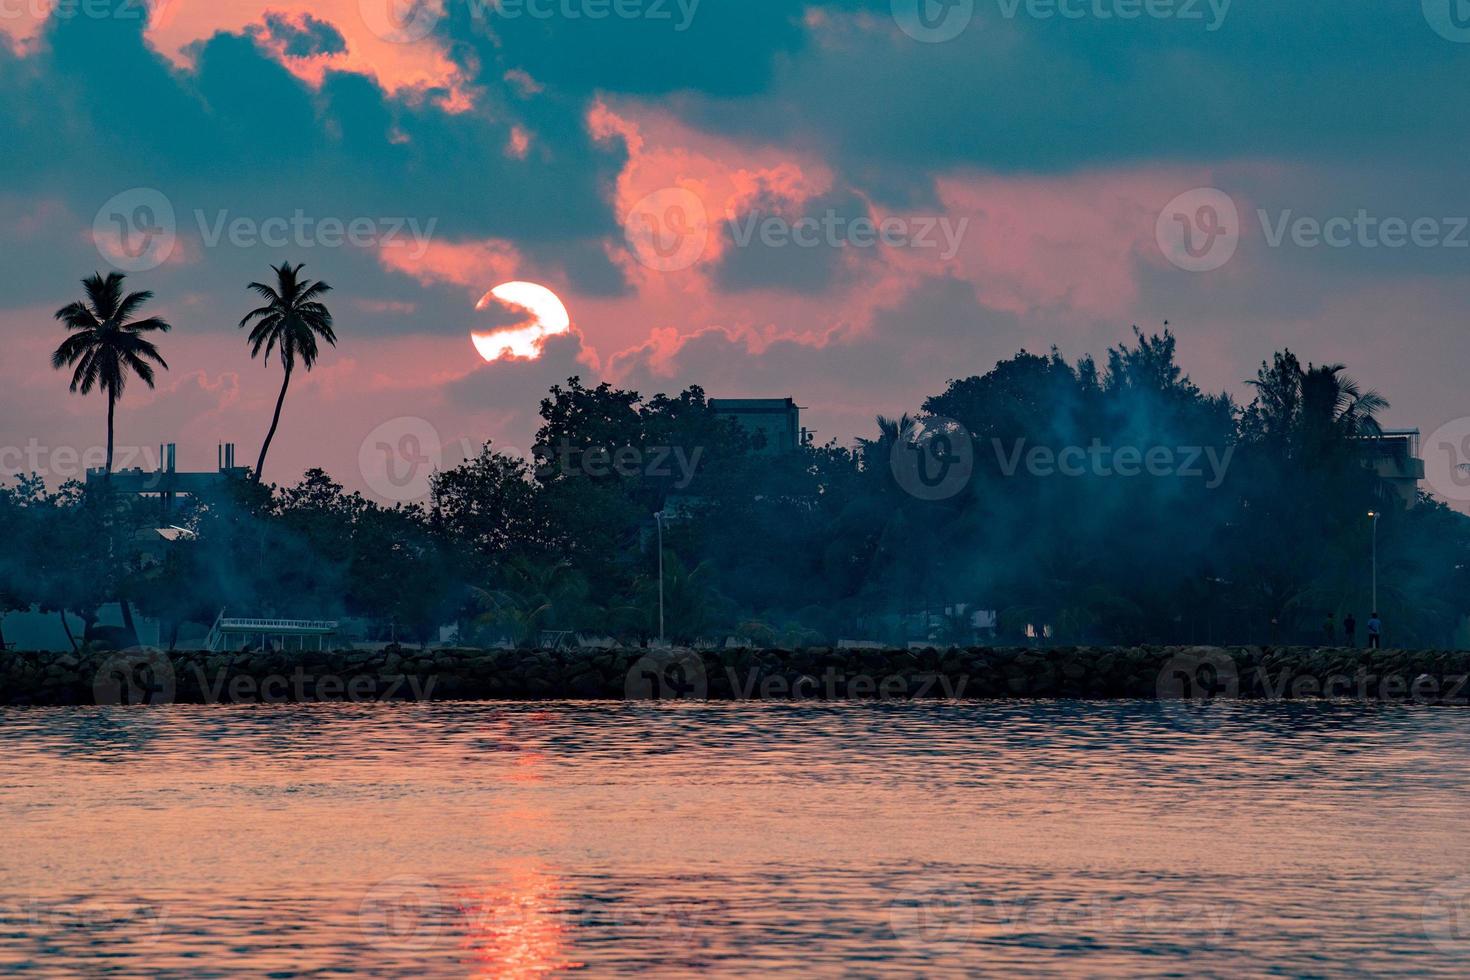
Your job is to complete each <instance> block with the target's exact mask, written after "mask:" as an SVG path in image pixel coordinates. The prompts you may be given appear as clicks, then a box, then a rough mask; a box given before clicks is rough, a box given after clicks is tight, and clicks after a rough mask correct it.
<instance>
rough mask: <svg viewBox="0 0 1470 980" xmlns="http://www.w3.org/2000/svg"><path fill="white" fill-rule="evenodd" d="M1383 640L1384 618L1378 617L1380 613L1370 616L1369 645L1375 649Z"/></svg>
mask: <svg viewBox="0 0 1470 980" xmlns="http://www.w3.org/2000/svg"><path fill="white" fill-rule="evenodd" d="M1382 642H1383V620H1381V619H1379V618H1378V613H1377V612H1375V613H1373V615H1372V616H1369V617H1368V646H1369V647H1371V648H1372V649H1374V650H1377V649H1378V645H1379V644H1380V643H1382Z"/></svg>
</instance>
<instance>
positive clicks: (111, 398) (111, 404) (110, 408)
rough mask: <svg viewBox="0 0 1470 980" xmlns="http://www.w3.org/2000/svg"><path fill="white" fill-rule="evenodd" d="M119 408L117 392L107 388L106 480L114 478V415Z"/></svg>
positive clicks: (104, 477)
mask: <svg viewBox="0 0 1470 980" xmlns="http://www.w3.org/2000/svg"><path fill="white" fill-rule="evenodd" d="M116 408H117V392H115V391H113V390H112V389H111V388H108V389H107V470H106V472H105V473H104V474H103V477H102V479H103V480H104V481H106V482H111V480H112V416H113V412H114V410H115V409H116Z"/></svg>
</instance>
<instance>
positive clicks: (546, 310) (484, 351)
mask: <svg viewBox="0 0 1470 980" xmlns="http://www.w3.org/2000/svg"><path fill="white" fill-rule="evenodd" d="M494 300H499V301H500V302H502V303H507V304H509V305H511V306H518V307H520V308H521V309H523V310H525V311H526V312H527V313H528V314H530V319H531V322H530V323H529V324H528V325H526V326H524V327H505V328H502V329H500V330H491V331H489V332H488V333H481V332H479V331H471V333H470V341H471V342H472V343H473V344H474V345H475V350H477V351H479V352H480V356H481V357H483V358H484V359H485V360H487V361H499V360H512V359H516V358H520V359H522V360H532V361H534V360H535V359H536V358H538V357H540V356H541V349H542V346H543V345H544V344H545V343H546V338H547V337H554V336H556V335H557V334H563V333H566V332H567V331H568V330H570V329H571V328H572V316H571V314H570V313H568V312H567V308H566V304H564V303H563V302H562V301H561V298H560V297H558V296H557V295H556V293H553V292H552V291H551V290H549V289H547V288H546V287H545V286H542V285H540V284H539V283H534V282H520V281H517V282H503V283H501V284H500V285H499V286H496V287H495V288H494V289H492V290H490V291H489V292H488V293H486V294H485V295H484V296H481V297H480V301H479V302H478V303H476V304H475V309H477V310H483V309H485V308H486V307H487V306H489V305H490V304H491V302H492V301H494Z"/></svg>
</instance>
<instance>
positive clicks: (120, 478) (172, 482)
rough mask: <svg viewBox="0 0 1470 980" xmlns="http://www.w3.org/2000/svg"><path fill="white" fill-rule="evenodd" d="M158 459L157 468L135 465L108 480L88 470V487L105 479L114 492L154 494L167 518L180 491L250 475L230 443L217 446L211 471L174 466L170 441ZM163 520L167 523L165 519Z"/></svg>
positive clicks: (192, 493)
mask: <svg viewBox="0 0 1470 980" xmlns="http://www.w3.org/2000/svg"><path fill="white" fill-rule="evenodd" d="M158 459H159V465H158V469H157V470H151V471H150V470H144V469H141V468H136V467H135V468H133V469H130V470H118V471H116V472H115V473H113V474H112V477H111V479H110V480H109V479H108V476H107V472H106V470H101V469H96V470H88V471H87V486H89V487H91V486H101V485H102V483H103V482H108V483H109V484H110V486H111V489H112V492H114V493H131V494H156V495H157V496H158V498H159V503H160V506H161V509H162V512H163V516H164V517H167V516H168V513H169V511H171V510H172V509H173V503H174V498H175V497H177V496H178V495H179V494H187V495H189V496H197V495H198V494H201V493H206V492H208V491H210V490H213V489H215V488H216V487H218V486H220V485H221V484H222V483H224V482H225V481H227V480H243V479H245V478H246V477H247V476H249V474H250V471H249V470H248V469H247V468H246V467H244V466H236V465H235V444H234V443H233V442H226V443H221V444H220V445H219V447H218V465H217V467H216V468H215V470H214V471H213V472H210V471H203V472H198V473H188V472H180V470H179V469H178V466H177V463H178V451H177V446H176V445H175V444H174V443H172V442H170V443H168V444H167V445H164V446H160V447H159V450H158ZM163 523H165V524H166V523H167V521H164V522H163Z"/></svg>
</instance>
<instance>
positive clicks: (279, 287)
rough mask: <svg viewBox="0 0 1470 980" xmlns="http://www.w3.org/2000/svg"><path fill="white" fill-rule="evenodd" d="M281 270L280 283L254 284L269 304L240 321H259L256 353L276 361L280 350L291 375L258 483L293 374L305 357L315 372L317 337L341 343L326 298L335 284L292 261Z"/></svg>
mask: <svg viewBox="0 0 1470 980" xmlns="http://www.w3.org/2000/svg"><path fill="white" fill-rule="evenodd" d="M271 268H272V269H273V270H274V271H275V273H276V284H275V286H268V285H266V284H265V283H260V282H252V283H251V284H250V286H249V288H250V289H252V290H254V291H255V292H257V293H259V294H260V295H261V296H262V297H263V298H264V299H265V301H266V304H265V305H264V306H262V307H260V308H258V309H254V310H251V311H250V312H249V313H247V314H245V316H244V317H242V318H241V319H240V327H241V328H242V329H243V328H244V327H246V326H247V325H249V324H250V323H251V321H255V323H254V326H253V327H251V330H250V356H251V357H256V356H258V355H259V354H260V352H261V350H262V349H264V351H265V358H264V359H265V360H266V361H267V362H268V361H269V360H270V356H271V351H272V350H279V355H278V356H279V357H280V359H281V366H282V367H283V368H284V369H285V377H284V378H283V379H282V380H281V393H280V395H279V396H278V397H277V398H276V411H275V414H274V415H272V416H271V427H270V431H269V432H267V433H266V434H265V441H264V442H262V443H261V444H260V458H259V459H258V460H257V461H256V463H255V482H256V483H259V482H260V478H261V472H262V471H263V470H264V469H265V455H266V453H267V452H268V451H269V450H270V448H271V440H272V439H274V438H275V437H276V428H277V426H279V425H280V424H281V406H282V405H284V404H285V403H286V389H287V388H289V387H290V386H291V372H292V371H293V370H295V368H296V362H297V360H298V359H300V361H301V364H302V366H304V367H305V368H306V370H308V371H310V370H311V369H312V366H313V365H314V364H316V358H317V351H318V347H317V338H318V337H320V338H321V339H322V340H325V341H326V342H327V343H329V344H331V345H332V346H334V347H335V346H336V345H337V335H336V334H335V333H334V332H333V330H332V313H331V311H330V310H328V309H327V308H326V306H324V305H323V304H322V303H321V301H320V297H321V296H323V295H325V294H326V293H328V292H330V291H331V289H332V287H331V286H328V285H327V284H326V283H324V282H312V281H311V280H309V279H303V278H302V277H301V270H302V268H304V266H302V265H297V266H295V267H294V268H293V267H292V266H291V263H289V262H282V263H281V264H280V265H279V266H272V267H271Z"/></svg>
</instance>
